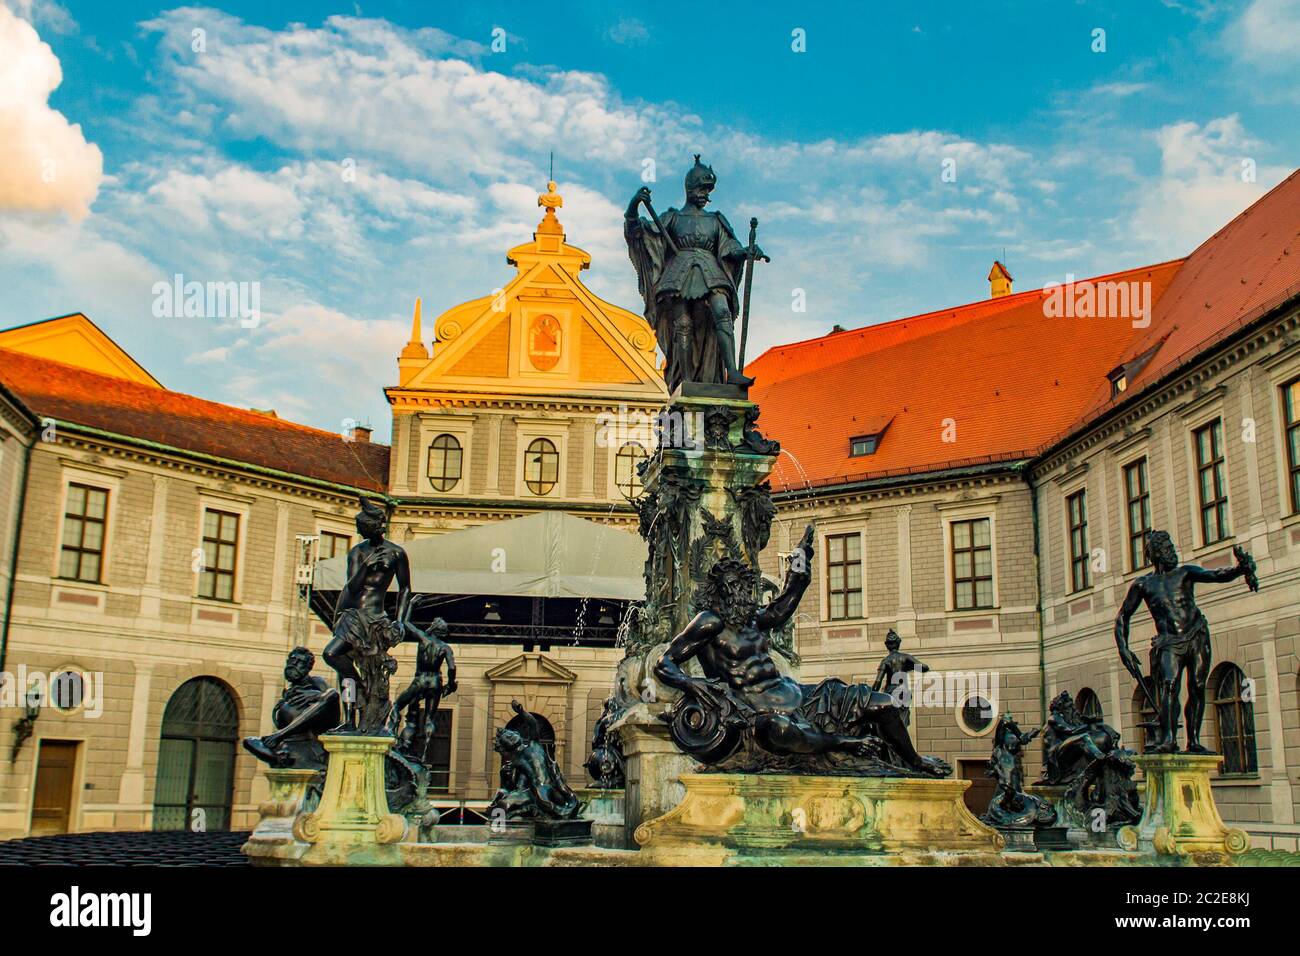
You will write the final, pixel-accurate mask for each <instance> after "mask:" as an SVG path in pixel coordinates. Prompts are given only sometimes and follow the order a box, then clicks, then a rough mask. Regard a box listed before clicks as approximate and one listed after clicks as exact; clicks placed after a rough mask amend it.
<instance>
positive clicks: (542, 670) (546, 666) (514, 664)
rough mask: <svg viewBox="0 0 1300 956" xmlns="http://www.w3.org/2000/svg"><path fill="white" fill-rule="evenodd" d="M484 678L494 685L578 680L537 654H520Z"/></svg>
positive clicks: (562, 666)
mask: <svg viewBox="0 0 1300 956" xmlns="http://www.w3.org/2000/svg"><path fill="white" fill-rule="evenodd" d="M484 676H485V677H487V679H488V680H489V681H491V682H492V683H494V684H500V683H509V684H572V683H573V682H574V681H575V680H577V679H578V675H577V674H576V673H575V672H574V671H571V670H569V669H568V668H567V667H565V666H564V665H563V664H560V663H557V662H556V661H554V660H552V659H551V658H549V657H547V656H546V655H545V654H542V653H538V652H532V653H529V652H525V653H523V654H520V655H519V656H518V657H514V658H511V659H510V660H508V661H505V662H504V663H501V664H498V665H497V666H496V667H493V668H492V669H491V670H489V671H488V672H487V673H486V674H485V675H484Z"/></svg>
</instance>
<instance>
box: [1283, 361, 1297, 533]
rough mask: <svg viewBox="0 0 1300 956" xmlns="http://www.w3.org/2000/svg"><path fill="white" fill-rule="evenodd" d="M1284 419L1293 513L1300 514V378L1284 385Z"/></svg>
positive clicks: (1287, 468) (1287, 470) (1287, 467)
mask: <svg viewBox="0 0 1300 956" xmlns="http://www.w3.org/2000/svg"><path fill="white" fill-rule="evenodd" d="M1282 420H1283V421H1284V422H1285V424H1286V436H1285V440H1286V472H1287V477H1288V478H1289V481H1288V484H1289V485H1290V488H1291V513H1292V514H1300V378H1297V379H1295V380H1293V381H1290V382H1287V383H1286V384H1285V385H1283V386H1282Z"/></svg>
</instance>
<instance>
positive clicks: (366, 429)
mask: <svg viewBox="0 0 1300 956" xmlns="http://www.w3.org/2000/svg"><path fill="white" fill-rule="evenodd" d="M373 431H374V429H373V428H371V427H370V426H369V425H353V426H352V427H351V428H350V429H348V441H355V442H364V443H366V444H369V442H370V434H371V432H373Z"/></svg>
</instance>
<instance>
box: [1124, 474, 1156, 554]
mask: <svg viewBox="0 0 1300 956" xmlns="http://www.w3.org/2000/svg"><path fill="white" fill-rule="evenodd" d="M1124 501H1125V506H1126V509H1127V512H1128V568H1129V570H1130V571H1137V570H1138V569H1139V568H1145V567H1146V566H1147V556H1146V549H1145V548H1144V547H1143V542H1144V540H1145V538H1146V533H1147V532H1148V531H1150V530H1151V489H1150V488H1148V487H1147V460H1146V459H1145V458H1139V459H1138V460H1137V461H1135V462H1133V463H1132V464H1131V465H1125V466H1124Z"/></svg>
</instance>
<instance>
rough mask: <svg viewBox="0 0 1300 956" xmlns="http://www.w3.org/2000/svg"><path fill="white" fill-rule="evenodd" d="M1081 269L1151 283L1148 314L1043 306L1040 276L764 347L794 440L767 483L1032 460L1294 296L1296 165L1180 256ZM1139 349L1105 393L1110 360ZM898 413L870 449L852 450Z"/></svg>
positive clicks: (760, 369) (781, 421) (774, 417)
mask: <svg viewBox="0 0 1300 956" xmlns="http://www.w3.org/2000/svg"><path fill="white" fill-rule="evenodd" d="M1082 281H1083V280H1080V281H1079V282H1076V285H1078V284H1081V282H1082ZM1087 281H1091V282H1093V283H1100V282H1107V281H1111V282H1129V281H1138V282H1142V281H1149V282H1151V300H1152V302H1153V303H1154V304H1153V305H1151V306H1150V308H1151V313H1150V315H1151V322H1150V325H1149V326H1148V327H1147V328H1141V329H1139V328H1134V327H1133V324H1132V321H1131V320H1129V319H1127V318H1104V319H1103V318H1091V319H1084V318H1049V317H1048V316H1047V315H1046V312H1045V309H1044V306H1045V305H1046V295H1047V291H1046V290H1042V289H1039V290H1034V291H1032V292H1020V293H1016V294H1014V295H1008V296H1003V297H1001V298H997V299H986V300H983V301H981V302H974V303H971V304H969V305H964V306H960V307H958V308H955V309H947V310H942V311H938V312H930V313H927V314H925V315H919V316H913V317H911V318H906V319H899V320H897V321H894V322H887V323H884V324H881V325H873V326H867V327H866V328H862V329H855V330H852V331H846V332H834V333H832V334H830V335H826V336H822V337H820V338H816V339H809V340H807V341H804V342H796V343H793V344H790V345H783V346H778V347H776V348H773V349H769V350H768V351H767V352H765V353H763V354H762V355H761V356H759V357H758V358H757V359H755V360H754V361H753V362H751V363H750V364H749V365H748V367H747V369H746V371H747V372H749V374H751V375H755V376H756V377H757V382H756V383H755V385H754V387H753V388H752V389H751V390H750V396H751V398H753V399H754V400H755V401H757V402H759V403H760V404H762V406H763V417H762V420H761V427H762V429H763V431H764V433H765V434H766V435H768V436H770V437H772V438H775V439H777V440H779V441H780V442H781V445H782V449H783V452H789V454H788V455H786V454H783V455H782V456H781V459H780V461H779V463H778V465H777V468H776V470H775V471H774V472H773V484H774V486H775V487H777V488H778V489H784V490H792V489H798V488H800V487H805V486H808V485H819V484H826V485H833V484H840V483H843V482H847V481H854V480H864V479H870V478H879V477H887V476H890V475H896V474H898V475H901V474H911V473H923V472H926V471H936V470H940V469H944V468H953V467H960V466H963V465H975V464H981V463H990V462H1007V461H1016V460H1025V459H1031V458H1034V457H1037V456H1038V455H1040V454H1042V453H1043V452H1044V451H1046V450H1047V449H1048V448H1049V447H1051V446H1052V445H1053V444H1055V443H1056V442H1059V441H1061V440H1064V439H1065V438H1067V437H1068V436H1069V435H1070V434H1072V433H1073V432H1076V431H1078V430H1079V429H1080V428H1082V427H1083V426H1084V425H1085V424H1086V423H1088V422H1089V421H1091V420H1093V419H1095V418H1097V417H1099V416H1101V415H1104V414H1105V413H1106V412H1108V411H1110V410H1111V409H1113V408H1115V407H1117V406H1119V405H1121V404H1123V403H1125V402H1128V401H1132V400H1134V398H1135V397H1136V395H1137V394H1138V393H1139V392H1141V391H1142V390H1143V389H1144V388H1145V387H1147V386H1150V385H1153V384H1154V383H1157V382H1159V381H1160V380H1161V379H1162V378H1163V377H1164V376H1166V375H1168V374H1170V373H1171V372H1173V371H1175V370H1177V369H1178V368H1180V367H1181V366H1182V365H1183V364H1185V363H1186V362H1188V361H1190V360H1192V359H1193V358H1195V357H1196V356H1197V355H1198V354H1200V353H1201V352H1203V351H1205V349H1207V348H1210V347H1212V346H1213V345H1214V344H1215V343H1216V342H1218V341H1220V340H1222V339H1223V338H1225V337H1227V336H1229V335H1231V334H1232V333H1234V332H1236V331H1237V330H1239V329H1241V328H1242V327H1244V326H1245V325H1247V324H1249V323H1250V322H1252V321H1254V320H1256V319H1259V318H1261V317H1262V316H1264V315H1266V314H1268V313H1269V312H1271V311H1273V310H1274V309H1276V308H1277V307H1278V306H1280V305H1282V304H1283V303H1285V302H1287V301H1289V300H1293V299H1295V297H1296V296H1297V295H1298V294H1300V171H1297V172H1295V173H1292V174H1291V176H1289V177H1288V178H1287V179H1286V180H1284V181H1283V182H1282V183H1280V184H1279V185H1278V186H1276V187H1275V188H1274V189H1272V190H1271V191H1270V192H1269V193H1268V194H1267V195H1265V196H1263V197H1262V198H1261V199H1259V200H1258V201H1257V202H1256V203H1255V204H1254V205H1252V206H1251V207H1250V208H1249V209H1247V210H1246V211H1245V212H1243V213H1242V214H1241V215H1239V216H1238V217H1237V218H1236V219H1234V220H1233V221H1232V222H1230V223H1228V225H1226V226H1224V227H1223V229H1221V230H1219V232H1217V233H1216V234H1215V235H1213V236H1211V237H1210V238H1209V239H1207V240H1206V241H1205V242H1204V243H1203V244H1202V245H1201V246H1200V247H1199V248H1197V249H1196V251H1195V252H1193V253H1192V254H1191V255H1190V256H1188V257H1187V258H1186V259H1180V260H1174V261H1172V262H1166V263H1161V264H1159V265H1154V266H1147V267H1145V268H1141V269H1133V270H1130V271H1128V272H1121V273H1114V274H1111V275H1107V276H1097V277H1095V278H1094V279H1092V280H1087ZM1148 354H1149V356H1150V357H1149V359H1148V361H1147V363H1146V364H1145V365H1144V366H1142V367H1141V368H1140V369H1138V370H1137V371H1135V372H1134V373H1133V374H1132V375H1131V376H1130V379H1129V382H1128V388H1127V390H1126V391H1124V392H1123V393H1121V394H1119V395H1118V396H1115V397H1112V395H1111V386H1110V381H1109V379H1108V378H1107V374H1108V373H1110V372H1111V371H1113V370H1115V369H1116V368H1118V367H1119V366H1121V365H1124V364H1127V363H1129V362H1131V361H1133V360H1134V359H1136V358H1138V357H1140V356H1146V355H1148ZM891 416H892V419H893V420H892V422H891V424H890V426H889V430H888V431H887V432H886V433H885V436H884V438H883V439H882V440H881V442H880V446H879V448H878V449H877V451H876V452H875V454H873V455H870V456H863V457H858V458H853V457H851V456H850V455H849V439H850V438H851V437H853V436H855V435H861V434H864V433H866V432H868V431H869V428H868V424H869V423H872V422H878V421H880V420H883V419H887V418H889V417H891ZM949 422H951V424H952V426H953V427H952V428H950V429H947V430H945V425H946V424H948V423H949ZM945 438H950V439H952V440H951V441H949V440H945Z"/></svg>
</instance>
